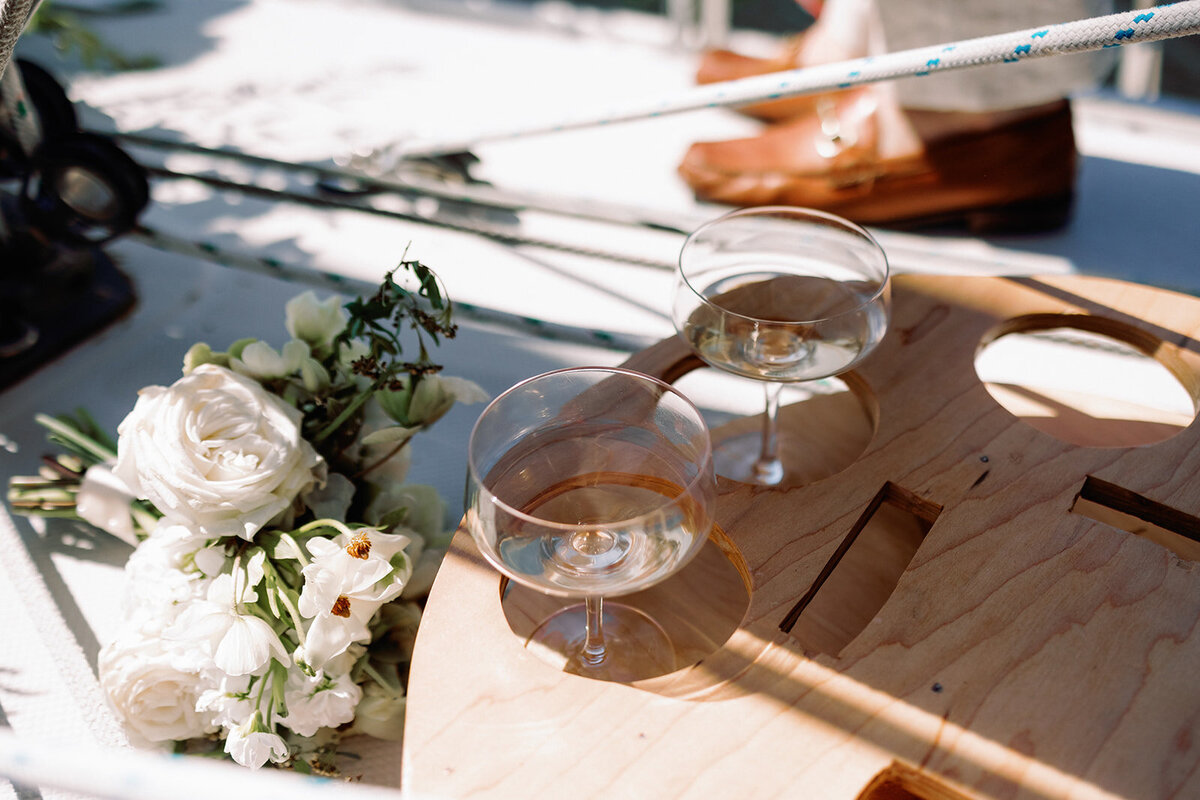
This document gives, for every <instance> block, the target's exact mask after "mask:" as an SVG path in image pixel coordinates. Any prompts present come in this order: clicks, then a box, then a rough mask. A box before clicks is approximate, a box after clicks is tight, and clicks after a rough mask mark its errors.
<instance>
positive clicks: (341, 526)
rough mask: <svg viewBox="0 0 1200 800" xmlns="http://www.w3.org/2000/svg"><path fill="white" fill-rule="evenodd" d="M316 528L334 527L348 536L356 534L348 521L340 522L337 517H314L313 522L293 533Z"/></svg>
mask: <svg viewBox="0 0 1200 800" xmlns="http://www.w3.org/2000/svg"><path fill="white" fill-rule="evenodd" d="M315 528H333V529H334V530H335V531H337V532H338V533H344V534H346V535H348V536H353V535H354V531H353V530H352V529H351V528H350V527H349V526H348V525H346V523H344V522H338V521H337V520H336V519H314V520H313V521H312V522H310V523H308V524H306V525H302V526H300V527H299V528H297V529H296V530H294V531H292V533H308V532H309V531H310V530H313V529H315Z"/></svg>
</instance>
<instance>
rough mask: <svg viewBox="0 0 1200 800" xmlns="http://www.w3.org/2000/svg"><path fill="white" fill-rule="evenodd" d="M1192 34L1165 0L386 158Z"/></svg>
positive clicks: (1191, 21)
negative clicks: (1134, 9) (1158, 4)
mask: <svg viewBox="0 0 1200 800" xmlns="http://www.w3.org/2000/svg"><path fill="white" fill-rule="evenodd" d="M1198 32H1200V0H1188V1H1187V2H1182V3H1170V4H1167V5H1161V6H1155V7H1153V8H1149V9H1143V10H1138V11H1126V12H1122V13H1119V14H1110V15H1107V16H1103V17H1092V18H1089V19H1083V20H1077V21H1075V22H1063V23H1059V24H1057V25H1050V26H1046V27H1042V28H1030V29H1027V30H1023V31H1016V32H1013V33H1003V34H996V35H993V36H983V37H980V38H977V39H967V40H964V41H961V42H952V43H945V44H938V45H931V46H929V47H921V48H916V49H913V50H902V51H899V52H895V53H888V54H885V55H880V56H871V57H868V58H860V59H855V60H852V61H842V62H838V63H836V64H822V65H820V66H815V67H806V68H804V69H795V70H788V71H785V72H774V73H770V74H767V75H757V76H754V77H750V78H742V79H740V80H736V81H726V82H723V83H711V84H707V85H705V86H698V87H696V88H694V89H689V90H688V91H686V92H683V93H681V94H678V95H676V96H674V97H669V98H661V99H650V100H648V101H644V102H640V103H632V104H630V105H629V106H628V107H626V108H622V109H612V110H608V111H606V112H603V113H599V114H594V115H586V116H579V117H575V118H568V119H557V120H554V121H551V122H546V123H534V124H522V125H520V126H519V127H511V128H502V129H497V130H494V131H488V132H481V133H477V134H475V135H472V136H470V137H463V138H461V139H457V140H452V141H424V142H422V141H412V142H407V143H404V142H401V143H398V144H397V145H395V146H394V147H392V148H390V149H389V152H388V153H387V155H388V156H390V157H392V158H403V157H407V156H429V155H437V154H442V153H453V152H459V151H462V150H467V149H470V148H471V147H472V146H473V145H475V144H478V143H479V142H485V141H496V140H502V139H517V138H521V137H523V136H530V135H534V134H541V133H552V132H556V131H563V130H569V129H573V128H584V127H593V126H598V125H607V124H609V123H611V122H623V121H628V120H635V119H647V118H651V117H659V116H664V115H666V114H674V113H678V112H681V111H693V110H696V109H701V108H715V107H718V106H740V105H745V104H747V103H754V102H762V101H764V100H777V99H780V98H784V97H792V96H795V95H801V94H809V93H812V92H819V91H830V90H834V89H845V88H849V87H850V86H855V85H858V84H864V83H873V82H878V81H885V80H893V79H896V78H906V77H912V76H920V75H930V74H933V73H935V72H946V71H948V70H955V69H963V68H965V67H977V66H982V65H984V64H998V63H1012V62H1016V61H1026V60H1028V59H1031V58H1041V57H1045V56H1053V55H1062V54H1066V53H1083V52H1088V51H1093V50H1102V49H1104V48H1108V47H1120V46H1121V45H1126V44H1133V43H1136V42H1154V41H1160V40H1162V39H1172V38H1176V37H1179V36H1187V35H1190V34H1194V33H1198Z"/></svg>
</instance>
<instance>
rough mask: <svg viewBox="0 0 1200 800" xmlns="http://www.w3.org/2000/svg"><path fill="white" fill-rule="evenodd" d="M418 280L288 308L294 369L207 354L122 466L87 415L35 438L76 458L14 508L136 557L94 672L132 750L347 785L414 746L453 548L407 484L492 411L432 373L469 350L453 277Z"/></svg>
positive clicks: (126, 446)
mask: <svg viewBox="0 0 1200 800" xmlns="http://www.w3.org/2000/svg"><path fill="white" fill-rule="evenodd" d="M400 268H403V269H404V270H406V272H407V273H408V275H407V276H406V277H408V278H411V279H412V280H413V281H414V282H415V283H414V284H413V285H414V288H413V289H412V290H409V289H406V288H405V287H404V286H402V285H401V284H400V283H397V282H396V281H395V280H394V277H393V276H394V274H395V271H393V272H390V273H388V275H387V276H386V278H385V279H384V281H383V284H382V285H381V286H380V288H379V290H378V291H377V292H376V293H375V294H374V295H373V296H372V297H370V298H360V299H357V300H354V301H351V302H349V303H345V304H343V301H342V299H341V298H339V297H337V296H333V297H329V298H327V299H325V300H318V299H317V297H316V296H315V295H314V294H313V293H312V292H305V293H304V294H301V295H300V296H298V297H296V298H294V299H293V300H291V301H290V302H289V303H288V304H287V307H286V328H287V331H288V333H289V334H290V335H291V337H292V338H291V340H290V341H289V342H287V343H286V344H285V345H283V347H282V348H281V349H280V350H276V349H274V348H273V347H272V346H271V345H269V344H267V343H266V342H263V341H257V340H239V341H237V342H234V344H233V345H231V346H230V347H229V348H228V350H226V351H225V352H214V351H213V350H212V349H211V348H210V347H209V346H208V345H206V344H196V345H194V346H193V347H192V348H191V349H190V350H188V351H187V354H186V355H185V357H184V360H183V377H182V378H180V379H179V380H177V381H176V382H175V383H173V384H171V385H170V386H149V387H146V388H144V389H142V390H141V391H140V392H139V393H138V399H137V403H136V405H135V406H134V407H133V410H132V411H131V412H130V413H129V415H128V416H127V417H126V418H125V420H124V421H123V422H121V424H120V426H119V427H118V429H117V434H118V440H117V442H116V443H115V444H114V443H112V442H111V440H109V439H108V437H106V436H105V435H104V434H103V433H102V432H101V431H99V430H98V428H97V425H96V424H95V422H94V421H93V420H91V419H90V417H88V416H87V414H86V413H84V412H79V413H77V414H76V415H74V416H71V417H57V418H55V417H48V416H40V417H39V421H41V422H42V424H44V425H45V426H46V427H47V428H48V429H49V430H50V432H51V440H52V441H54V442H56V443H58V444H60V445H62V446H63V447H64V448H65V449H66V450H67V451H68V452H67V453H64V454H61V455H58V456H56V457H52V458H51V457H48V458H47V459H45V467H44V468H43V470H42V472H43V474H42V475H40V476H38V477H36V478H17V479H14V480H13V481H12V484H11V486H10V490H9V502H10V504H11V505H12V506H13V508H14V509H15V510H16V511H18V512H20V513H25V514H41V515H54V516H70V517H75V518H79V519H82V520H85V521H87V522H90V523H92V524H94V525H96V526H97V527H100V528H102V529H104V530H106V531H108V532H110V533H112V534H114V535H116V536H119V537H121V538H122V539H124V540H126V541H127V542H129V543H130V544H132V545H134V546H135V547H136V549H135V550H134V552H133V554H132V555H131V556H130V558H129V561H128V564H127V566H126V569H125V573H126V593H125V598H124V603H123V614H124V617H123V620H122V625H121V627H120V632H119V634H118V635H117V636H116V637H115V638H114V639H113V640H112V641H110V642H108V643H107V644H105V645H104V647H103V649H102V650H101V652H100V657H99V663H98V668H99V675H100V682H101V685H102V686H103V688H104V690H105V692H106V693H107V695H108V698H109V700H110V701H111V705H112V707H113V709H114V710H115V712H116V713H117V715H118V716H119V717H120V718H121V720H122V721H123V722H124V724H125V727H126V729H127V731H128V732H129V735H130V738H131V740H133V741H134V742H135V743H139V744H144V745H152V744H154V743H174V744H175V747H176V749H178V750H181V751H202V750H205V749H207V750H212V751H215V750H217V749H218V748H220V749H223V750H224V752H225V753H227V754H228V755H229V756H230V757H232V758H233V760H235V761H237V762H238V763H239V764H242V765H245V766H250V767H261V766H263V765H264V764H266V763H268V762H274V763H285V764H287V765H289V766H292V767H294V768H296V769H299V770H302V771H319V772H329V771H330V770H331V760H330V757H329V756H330V754H331V753H332V752H333V748H334V747H335V746H336V744H337V741H338V739H339V737H340V736H341V735H342V734H345V733H347V732H350V733H365V734H369V735H372V736H376V737H382V738H399V736H400V734H401V731H402V726H403V718H404V697H405V694H404V690H405V683H406V678H407V666H408V661H409V658H410V655H411V650H412V642H413V638H414V636H415V634H416V628H417V624H418V622H419V621H420V615H421V601H422V600H423V597H424V595H425V593H426V592H427V591H428V589H429V586H430V584H431V583H432V580H433V574H434V572H435V571H436V569H437V565H438V563H439V562H440V560H441V557H442V555H443V554H444V553H445V546H446V544H447V540H448V535H449V534H448V532H447V531H446V530H445V527H446V526H445V525H444V514H445V505H444V503H443V502H442V500H441V498H440V497H439V496H438V494H437V491H436V490H435V489H433V488H432V487H429V486H421V485H413V484H406V483H405V482H404V478H405V474H406V472H407V470H408V466H409V463H410V459H411V445H410V441H411V440H412V438H413V436H414V435H416V434H417V433H418V432H420V431H421V430H423V429H425V428H427V427H428V426H430V425H432V424H433V423H434V422H436V421H437V420H438V419H439V418H440V417H441V416H442V415H444V414H445V413H446V412H447V411H448V410H449V409H450V408H451V406H453V405H454V404H455V403H456V402H464V403H470V402H477V401H480V400H483V399H485V397H484V394H483V392H482V390H481V389H480V388H479V387H478V386H476V385H475V384H474V383H472V382H470V381H467V380H463V379H459V378H449V377H444V376H442V375H440V374H439V372H440V370H441V367H439V366H438V365H436V364H434V363H433V362H432V361H431V360H430V358H429V353H428V350H427V348H426V340H427V339H430V340H432V342H433V343H434V344H437V343H438V342H439V337H451V336H453V335H454V332H455V327H454V325H453V324H452V323H451V321H450V319H451V305H450V302H449V301H448V299H446V297H445V295H444V293H443V292H442V291H441V288H440V286H439V285H438V281H437V278H436V276H435V275H434V274H433V273H432V272H431V271H430V270H429V269H428V268H427V267H425V266H424V265H422V264H420V262H417V261H403V262H402V263H401V265H400V267H398V268H397V269H400ZM406 332H411V335H413V336H415V337H416V341H417V346H418V351H419V353H418V357H417V358H416V359H415V360H411V361H409V360H405V359H404V358H403V355H402V353H403V349H402V345H401V336H402V334H406ZM406 335H407V334H406Z"/></svg>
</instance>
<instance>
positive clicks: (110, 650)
mask: <svg viewBox="0 0 1200 800" xmlns="http://www.w3.org/2000/svg"><path fill="white" fill-rule="evenodd" d="M167 645H168V643H167V642H166V641H165V640H163V639H162V638H160V637H158V636H145V635H143V634H142V633H141V632H140V631H138V630H136V629H135V628H132V627H127V628H126V629H125V630H123V631H122V632H121V634H120V635H118V636H117V638H116V639H114V640H113V641H111V642H109V643H108V644H107V645H105V646H104V647H103V648H101V650H100V657H99V660H98V664H97V666H98V672H99V676H100V686H101V687H102V688H103V689H104V693H105V694H106V695H107V696H108V700H109V703H110V704H111V706H112V708H113V710H114V711H115V712H116V714H117V716H118V717H119V718H120V719H121V721H122V722H124V724H125V726H126V729H127V731H128V732H129V734H130V737H131V738H132V739H134V740H135V741H134V743H135V744H140V745H145V744H148V743H150V742H167V741H173V740H179V739H191V738H195V737H197V736H203V735H205V734H207V733H211V732H213V731H215V730H216V726H215V725H214V724H213V720H212V717H211V716H210V715H209V714H207V713H205V712H202V711H197V710H196V700H197V698H198V697H199V696H200V693H201V692H203V691H204V690H206V689H208V688H209V687H208V686H207V685H206V684H205V682H204V680H203V679H202V678H201V676H200V675H199V674H198V673H196V672H189V671H185V670H181V669H178V668H177V667H176V666H175V659H174V654H173V653H172V652H171V651H170V648H169V647H168V646H167Z"/></svg>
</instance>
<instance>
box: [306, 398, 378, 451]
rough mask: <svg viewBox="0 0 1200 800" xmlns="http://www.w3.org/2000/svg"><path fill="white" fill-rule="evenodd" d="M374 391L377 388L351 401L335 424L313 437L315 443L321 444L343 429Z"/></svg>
mask: <svg viewBox="0 0 1200 800" xmlns="http://www.w3.org/2000/svg"><path fill="white" fill-rule="evenodd" d="M374 391H375V388H374V387H372V388H371V389H370V390H368V391H366V392H362V393H361V394H359V395H357V396H356V397H355V398H354V399H353V400H351V401H350V405H348V406H346V407H345V408H344V409H342V413H340V414H338V415H337V416H336V417H334V420H333V422H331V423H329V424H328V425H326V426H325V427H324V428H322V429H321V430H320V431H319V432H318V433H317V435H316V436H314V437H313V443H314V444H320V443H321V442H323V441H325V440H326V439H328V438H329V437H330V436H332V435H333V434H334V433H335V432H336V431H337V429H338V428H340V427H342V424H343V423H345V421H346V420H348V419H350V417H352V416H353V415H354V412H356V411H358V409H359V408H360V407H361V406H362V404H363V403H365V402H367V399H368V398H369V397H370V396H371V395H372V394H373V393H374Z"/></svg>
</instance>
